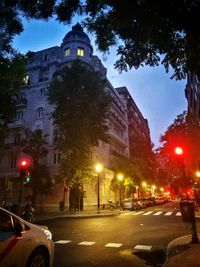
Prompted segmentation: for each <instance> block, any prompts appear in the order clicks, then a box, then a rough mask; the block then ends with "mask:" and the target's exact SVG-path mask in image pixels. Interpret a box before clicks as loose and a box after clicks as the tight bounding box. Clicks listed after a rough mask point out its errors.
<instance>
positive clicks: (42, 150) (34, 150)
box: [21, 129, 48, 164]
mask: <svg viewBox="0 0 200 267" xmlns="http://www.w3.org/2000/svg"><path fill="white" fill-rule="evenodd" d="M46 137H47V135H44V134H43V132H42V130H40V129H37V130H35V131H31V130H30V129H26V130H25V138H24V139H23V140H21V146H22V151H23V152H24V153H25V154H27V155H29V156H30V157H31V158H32V160H33V164H37V163H38V159H39V158H42V157H44V156H45V155H46V154H47V153H48V150H47V149H46V146H45V145H46V144H47V142H46V139H45V138H46Z"/></svg>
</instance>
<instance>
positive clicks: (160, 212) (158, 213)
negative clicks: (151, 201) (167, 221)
mask: <svg viewBox="0 0 200 267" xmlns="http://www.w3.org/2000/svg"><path fill="white" fill-rule="evenodd" d="M162 213H163V211H157V212H156V213H154V214H153V215H155V216H158V215H160V214H162Z"/></svg>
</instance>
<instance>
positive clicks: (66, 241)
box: [54, 240, 72, 244]
mask: <svg viewBox="0 0 200 267" xmlns="http://www.w3.org/2000/svg"><path fill="white" fill-rule="evenodd" d="M70 242H72V241H71V240H58V241H56V242H54V243H55V244H67V243H70Z"/></svg>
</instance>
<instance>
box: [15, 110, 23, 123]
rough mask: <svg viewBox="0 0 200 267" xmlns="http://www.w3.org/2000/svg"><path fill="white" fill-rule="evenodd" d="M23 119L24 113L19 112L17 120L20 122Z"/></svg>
mask: <svg viewBox="0 0 200 267" xmlns="http://www.w3.org/2000/svg"><path fill="white" fill-rule="evenodd" d="M22 118H23V112H22V111H20V112H17V114H16V120H17V121H18V120H21V119H22Z"/></svg>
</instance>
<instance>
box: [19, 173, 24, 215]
mask: <svg viewBox="0 0 200 267" xmlns="http://www.w3.org/2000/svg"><path fill="white" fill-rule="evenodd" d="M23 188H24V173H23V172H22V171H21V172H20V190H19V208H20V210H21V206H22V196H23Z"/></svg>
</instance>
